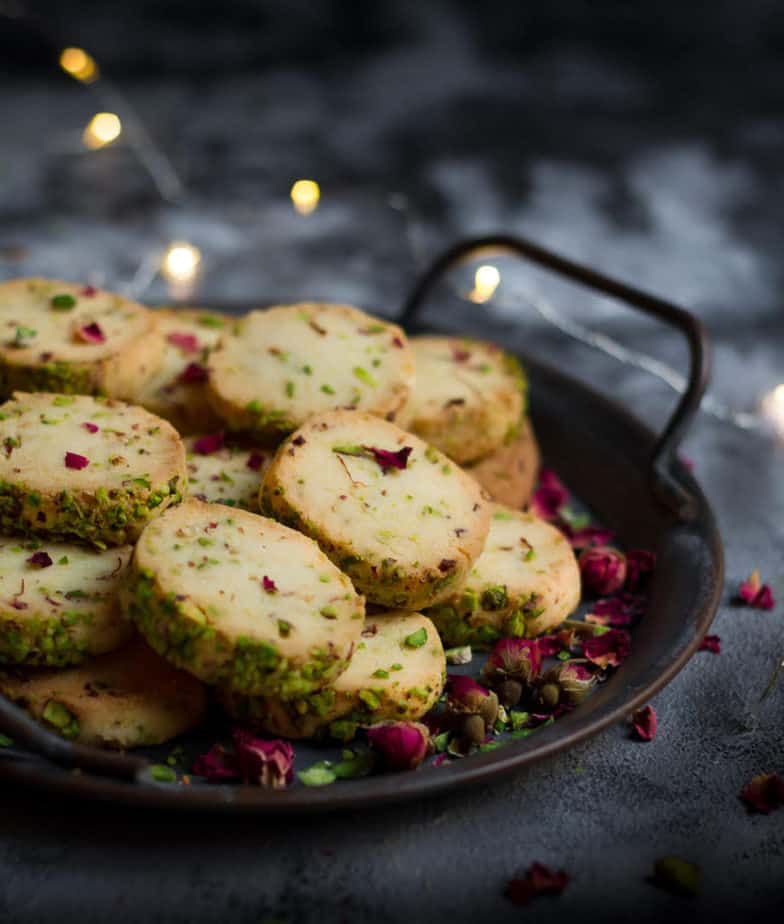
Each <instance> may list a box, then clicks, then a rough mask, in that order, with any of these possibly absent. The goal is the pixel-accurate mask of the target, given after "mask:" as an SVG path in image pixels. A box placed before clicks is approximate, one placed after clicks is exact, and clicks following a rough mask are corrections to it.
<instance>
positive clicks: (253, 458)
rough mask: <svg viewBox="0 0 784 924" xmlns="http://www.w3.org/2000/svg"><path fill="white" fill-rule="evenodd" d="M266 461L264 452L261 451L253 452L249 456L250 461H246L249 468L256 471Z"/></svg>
mask: <svg viewBox="0 0 784 924" xmlns="http://www.w3.org/2000/svg"><path fill="white" fill-rule="evenodd" d="M263 462H264V453H261V452H252V453H251V454H250V455H249V456H248V461H247V462H246V463H245V464H246V465H247V466H248V468H249V469H251V470H252V471H254V472H257V471H258V470H259V469H260V468H261V466H262V463H263Z"/></svg>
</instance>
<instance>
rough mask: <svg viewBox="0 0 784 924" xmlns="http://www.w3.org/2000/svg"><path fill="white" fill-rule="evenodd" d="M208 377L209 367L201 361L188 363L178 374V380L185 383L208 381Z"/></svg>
mask: <svg viewBox="0 0 784 924" xmlns="http://www.w3.org/2000/svg"><path fill="white" fill-rule="evenodd" d="M207 377H208V374H207V368H206V367H205V366H202V364H201V363H188V365H187V366H186V367H185V368H184V369H183V370H182V372H181V373H180V374H179V375H178V376H177V381H178V382H180V383H181V384H184V385H192V384H194V383H196V382H206V381H207Z"/></svg>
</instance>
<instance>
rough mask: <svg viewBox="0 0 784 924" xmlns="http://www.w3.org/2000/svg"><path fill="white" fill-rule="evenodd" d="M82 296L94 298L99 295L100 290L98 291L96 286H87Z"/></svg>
mask: <svg viewBox="0 0 784 924" xmlns="http://www.w3.org/2000/svg"><path fill="white" fill-rule="evenodd" d="M80 294H81V295H84V297H85V298H92V297H93V296H94V295H97V294H98V289H96V288H95V286H85V287H84V288H83V289H82V291H81V293H80Z"/></svg>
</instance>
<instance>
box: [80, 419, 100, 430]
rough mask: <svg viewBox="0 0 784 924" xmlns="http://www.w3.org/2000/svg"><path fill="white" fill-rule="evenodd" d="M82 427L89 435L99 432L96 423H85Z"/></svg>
mask: <svg viewBox="0 0 784 924" xmlns="http://www.w3.org/2000/svg"><path fill="white" fill-rule="evenodd" d="M82 427H84V429H85V430H86V431H87V432H88V433H97V432H98V425H97V424H94V423H89V422H88V421H85V422H84V423H83V424H82Z"/></svg>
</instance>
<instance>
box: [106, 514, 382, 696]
mask: <svg viewBox="0 0 784 924" xmlns="http://www.w3.org/2000/svg"><path fill="white" fill-rule="evenodd" d="M123 604H124V607H125V611H126V613H127V614H128V615H129V616H130V618H131V619H132V620H133V621H134V622H135V623H136V625H137V626H138V628H139V629H140V631H141V632H142V634H143V635H144V636H145V638H146V639H147V640H148V642H149V643H150V644H151V645H152V647H153V648H154V649H155V650H156V651H157V652H158V653H159V654H161V655H163V656H164V657H166V658H168V659H169V660H170V661H171V662H172V663H173V664H175V665H177V666H178V667H182V668H184V669H186V670H188V671H190V672H191V673H193V674H195V675H196V676H197V677H200V678H201V679H202V680H204V681H206V682H207V683H220V684H225V685H227V686H230V687H232V688H233V689H234V690H237V691H239V692H243V693H249V694H254V695H270V696H277V697H279V698H281V699H291V698H293V697H296V696H302V695H305V694H307V693H310V692H313V691H314V690H317V689H319V688H320V687H323V686H326V685H327V684H329V683H330V682H331V681H333V680H334V679H335V678H336V677H337V676H338V674H340V673H341V671H343V670H344V669H345V667H346V666H347V664H348V659H349V657H350V656H351V652H352V649H353V646H354V644H355V642H356V641H358V639H359V634H360V632H361V630H362V620H363V618H364V613H365V607H364V600H363V598H362V597H361V596H359V595H358V594H357V593H356V592H355V590H354V588H353V587H352V586H351V582H350V581H349V579H348V578H347V577H346V575H344V574H342V573H341V572H340V571H338V569H337V568H336V567H335V566H334V565H333V564H332V562H330V561H329V559H328V558H327V557H326V555H324V554H323V553H322V552H321V551H320V550H319V547H318V546H317V545H316V544H315V542H312V541H311V540H310V539H308V538H307V537H306V536H303V535H301V534H300V533H298V532H295V531H294V530H292V529H288V528H287V527H285V526H282V525H281V524H280V523H276V522H275V521H274V520H270V519H267V518H266V517H261V516H258V515H257V514H253V513H248V512H247V511H245V510H229V509H227V508H226V507H225V506H224V505H222V504H205V503H202V502H201V501H198V500H186V501H185V502H184V503H182V504H181V505H180V506H178V507H175V508H172V509H171V510H168V511H167V512H166V513H165V514H164V515H163V516H161V517H159V518H158V519H157V520H156V521H155V522H153V523H151V524H150V525H149V527H148V528H147V529H145V530H144V532H143V533H142V535H141V538H140V539H139V542H138V543H137V545H136V551H135V553H134V557H133V561H132V565H131V574H130V579H129V581H128V586H127V589H126V591H125V592H124V594H123Z"/></svg>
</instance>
